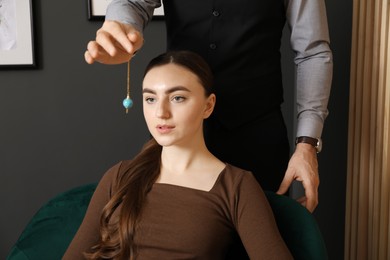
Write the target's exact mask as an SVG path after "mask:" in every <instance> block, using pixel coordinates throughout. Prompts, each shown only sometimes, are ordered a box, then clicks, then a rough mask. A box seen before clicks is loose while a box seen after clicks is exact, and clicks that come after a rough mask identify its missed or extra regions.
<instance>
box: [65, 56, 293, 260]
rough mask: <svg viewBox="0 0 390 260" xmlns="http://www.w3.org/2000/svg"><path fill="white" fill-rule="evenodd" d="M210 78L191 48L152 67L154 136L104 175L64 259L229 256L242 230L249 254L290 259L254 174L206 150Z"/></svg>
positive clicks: (147, 86) (147, 83)
mask: <svg viewBox="0 0 390 260" xmlns="http://www.w3.org/2000/svg"><path fill="white" fill-rule="evenodd" d="M212 84H213V79H212V72H211V69H210V68H209V67H208V65H207V63H206V62H205V61H204V60H203V59H202V58H201V57H200V56H199V55H197V54H195V53H193V52H188V51H177V52H168V53H165V54H162V55H160V56H158V57H156V58H155V59H153V60H152V61H151V62H150V63H149V65H148V66H147V68H146V74H145V77H144V80H143V86H142V92H143V111H144V117H145V121H146V123H147V126H148V129H149V131H150V133H151V135H152V137H153V138H152V139H151V140H149V142H147V144H146V145H145V146H144V148H143V150H142V151H141V152H140V153H139V154H138V155H137V156H136V157H135V158H134V159H133V160H131V161H123V162H120V163H119V164H117V165H115V166H113V167H112V168H111V169H110V170H108V171H107V173H106V174H105V175H104V176H103V178H102V179H101V181H100V182H99V184H98V186H97V189H96V191H95V193H94V195H93V197H92V199H91V202H90V204H89V206H88V210H87V213H86V215H85V217H84V220H83V222H82V224H81V226H80V228H79V230H78V231H77V233H76V235H75V237H74V238H73V240H72V242H71V244H70V245H69V247H68V249H67V251H66V252H65V255H64V257H63V260H68V259H69V260H78V259H85V257H86V258H87V259H140V260H142V259H148V260H149V259H215V260H218V259H225V258H226V257H227V254H228V252H229V248H230V247H231V245H232V244H233V243H234V240H235V235H236V234H238V235H239V237H240V238H241V240H242V241H243V244H244V246H245V249H246V251H247V253H248V255H249V256H250V258H251V259H278V260H284V259H292V256H291V254H290V252H289V250H288V248H287V246H286V245H285V243H284V241H283V239H282V237H281V235H280V233H279V231H278V228H277V226H276V222H275V219H274V216H273V213H272V210H271V207H270V205H269V204H268V201H267V199H266V197H265V194H264V192H263V190H262V188H261V186H260V185H259V183H258V182H257V181H256V179H255V178H254V176H253V175H252V173H250V172H248V171H246V170H243V169H240V168H237V167H235V166H233V165H231V164H228V163H226V162H223V161H221V160H219V159H218V158H217V157H215V156H214V155H213V154H212V153H210V151H209V150H208V149H207V147H206V144H205V140H204V137H203V121H204V119H206V118H208V117H209V116H210V115H211V113H212V112H213V109H214V106H215V102H216V96H215V94H214V93H213V89H212ZM100 216H101V217H100Z"/></svg>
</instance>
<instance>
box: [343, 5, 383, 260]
mask: <svg viewBox="0 0 390 260" xmlns="http://www.w3.org/2000/svg"><path fill="white" fill-rule="evenodd" d="M389 5H390V2H389V1H388V0H355V1H354V4H353V8H354V10H353V29H352V50H351V74H350V103H349V105H350V107H349V135H348V136H349V139H348V173H347V198H346V225H345V254H344V256H345V259H390V252H389V248H390V239H389V238H390V226H389V218H390V213H389V210H390V207H389V206H390V197H389V196H390V195H389V194H390V187H389V186H390V184H389V182H390V133H389V131H390V58H389V55H390V40H389V36H390V34H389V30H390V20H389V8H390V7H389Z"/></svg>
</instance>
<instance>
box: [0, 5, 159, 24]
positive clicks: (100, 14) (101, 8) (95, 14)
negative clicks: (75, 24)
mask: <svg viewBox="0 0 390 260" xmlns="http://www.w3.org/2000/svg"><path fill="white" fill-rule="evenodd" d="M0 1H1V0H0ZM87 1H88V19H89V20H98V21H102V20H104V17H105V15H106V9H107V6H108V5H109V4H110V2H111V1H112V0H87ZM163 17H164V7H163V5H161V6H160V7H159V8H156V9H155V10H154V13H153V19H162V18H163Z"/></svg>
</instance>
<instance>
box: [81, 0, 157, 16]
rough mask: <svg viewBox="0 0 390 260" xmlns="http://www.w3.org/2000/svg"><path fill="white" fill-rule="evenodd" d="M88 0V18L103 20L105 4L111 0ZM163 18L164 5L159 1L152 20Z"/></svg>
mask: <svg viewBox="0 0 390 260" xmlns="http://www.w3.org/2000/svg"><path fill="white" fill-rule="evenodd" d="M87 1H88V20H91V21H103V20H104V18H105V15H106V9H107V6H108V5H109V4H110V2H111V1H112V0H87ZM163 18H164V7H163V4H162V3H161V6H160V7H159V8H156V9H155V10H154V13H153V19H154V20H161V19H163Z"/></svg>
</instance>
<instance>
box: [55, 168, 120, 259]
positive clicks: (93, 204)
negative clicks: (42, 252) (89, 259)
mask: <svg viewBox="0 0 390 260" xmlns="http://www.w3.org/2000/svg"><path fill="white" fill-rule="evenodd" d="M119 166H120V164H117V165H115V166H113V167H112V168H111V169H109V170H108V171H107V172H106V173H105V174H104V176H103V178H102V179H101V180H100V182H99V184H98V186H97V188H96V190H95V192H94V194H93V196H92V198H91V201H90V203H89V206H88V209H87V212H86V214H85V217H84V219H83V222H82V223H81V225H80V227H79V229H78V231H77V232H76V234H75V236H74V238H73V240H72V241H71V243H70V245H69V247H68V249H67V250H66V252H65V254H64V256H63V258H62V259H63V260H78V259H85V257H84V255H83V253H84V252H87V251H90V249H91V247H92V246H94V245H96V244H97V242H98V240H99V237H100V217H101V214H102V210H103V208H104V206H105V205H106V204H107V202H108V201H109V200H110V198H111V194H112V185H113V183H114V180H115V178H116V176H117V173H118V170H119Z"/></svg>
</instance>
